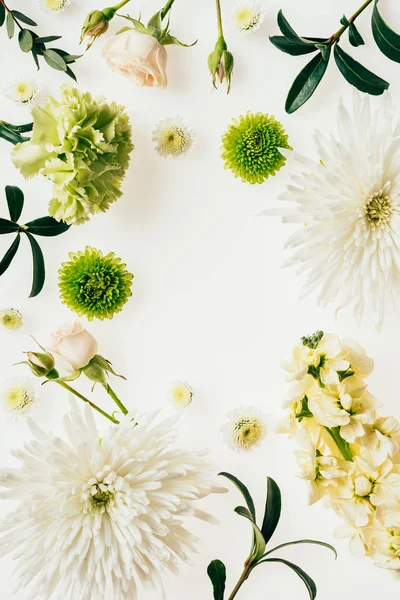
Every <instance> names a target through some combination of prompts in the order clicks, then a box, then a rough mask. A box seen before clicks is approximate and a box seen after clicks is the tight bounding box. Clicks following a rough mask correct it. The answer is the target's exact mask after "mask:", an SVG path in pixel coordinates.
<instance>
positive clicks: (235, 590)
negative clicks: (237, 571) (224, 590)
mask: <svg viewBox="0 0 400 600" xmlns="http://www.w3.org/2000/svg"><path fill="white" fill-rule="evenodd" d="M254 566H255V565H246V566H245V568H244V570H243V573H242V574H241V576H240V579H239V581H238V582H237V584H236V585H235V587H234V588H233V591H232V593H231V595H230V596H229V598H228V600H233V598H235V597H236V594H237V593H238V591H239V590H240V588H241V587H242V585H243V584H244V582H245V581H247V579H248V578H249V575H250V573H251V571H252V569H253V567H254Z"/></svg>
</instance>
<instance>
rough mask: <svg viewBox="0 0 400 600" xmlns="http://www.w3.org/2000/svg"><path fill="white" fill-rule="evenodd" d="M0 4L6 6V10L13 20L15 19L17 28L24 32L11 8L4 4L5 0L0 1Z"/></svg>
mask: <svg viewBox="0 0 400 600" xmlns="http://www.w3.org/2000/svg"><path fill="white" fill-rule="evenodd" d="M0 4H2V5H3V6H4V8H5V10H6V11H7V12H8V13H9V14H10V15H11V16H12V18H13V20H14V22H15V24H16V26H17V27H19V28H20V29H21V31H22V29H23V28H22V26H21V25H20V24H19V22H18V20H17V19H16V18H15V17H14V14H13V12H12V10H11V9H10V8H8V6H7V4H6V3H5V2H4V0H0Z"/></svg>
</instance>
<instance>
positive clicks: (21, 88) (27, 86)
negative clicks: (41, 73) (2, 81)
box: [4, 77, 40, 104]
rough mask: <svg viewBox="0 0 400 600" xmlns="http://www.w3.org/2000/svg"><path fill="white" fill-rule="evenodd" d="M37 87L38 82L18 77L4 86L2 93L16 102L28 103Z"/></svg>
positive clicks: (34, 95)
mask: <svg viewBox="0 0 400 600" xmlns="http://www.w3.org/2000/svg"><path fill="white" fill-rule="evenodd" d="M39 89H40V87H39V84H38V83H37V82H36V81H33V80H32V79H29V78H26V77H19V78H18V79H16V80H15V81H12V82H11V83H9V84H8V85H7V86H6V88H5V90H4V93H5V95H6V96H7V97H8V98H10V100H13V101H14V102H16V103H17V104H30V103H31V102H32V101H33V100H34V99H35V98H36V96H37V94H38V92H39Z"/></svg>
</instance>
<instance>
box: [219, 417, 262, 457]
mask: <svg viewBox="0 0 400 600" xmlns="http://www.w3.org/2000/svg"><path fill="white" fill-rule="evenodd" d="M221 431H222V433H223V435H224V438H225V441H226V443H227V444H228V446H229V447H230V448H232V449H233V450H238V451H241V450H251V449H252V448H255V447H256V446H259V445H260V444H261V442H262V440H263V439H264V437H265V435H266V432H267V428H266V424H265V420H264V416H263V415H262V413H261V411H260V410H259V409H258V408H255V407H253V406H250V407H248V408H238V409H236V410H234V411H233V412H231V413H229V414H228V422H227V423H225V425H223V426H222V428H221Z"/></svg>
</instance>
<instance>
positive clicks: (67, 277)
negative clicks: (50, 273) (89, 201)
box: [59, 246, 133, 321]
mask: <svg viewBox="0 0 400 600" xmlns="http://www.w3.org/2000/svg"><path fill="white" fill-rule="evenodd" d="M69 258H70V261H69V262H65V263H63V264H62V265H61V269H60V270H59V275H60V277H59V288H60V295H61V301H62V302H63V304H66V305H67V306H68V308H70V309H71V310H72V311H74V312H75V313H76V314H77V315H78V316H80V317H81V316H82V315H85V316H86V317H87V318H88V319H89V321H92V320H93V319H94V318H97V319H100V320H101V321H102V320H103V319H112V318H113V316H114V314H115V313H117V312H120V311H121V310H122V307H123V306H124V304H125V303H126V302H127V300H128V298H129V297H130V296H132V292H131V286H132V279H133V275H132V274H131V273H129V272H128V271H127V270H126V269H125V267H126V265H125V264H123V263H122V262H121V259H120V258H116V256H115V254H114V252H110V253H109V254H107V255H106V256H104V255H103V253H102V252H101V251H100V250H96V249H95V248H90V247H89V246H88V247H86V248H85V251H84V252H77V253H74V252H71V253H70V255H69Z"/></svg>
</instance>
